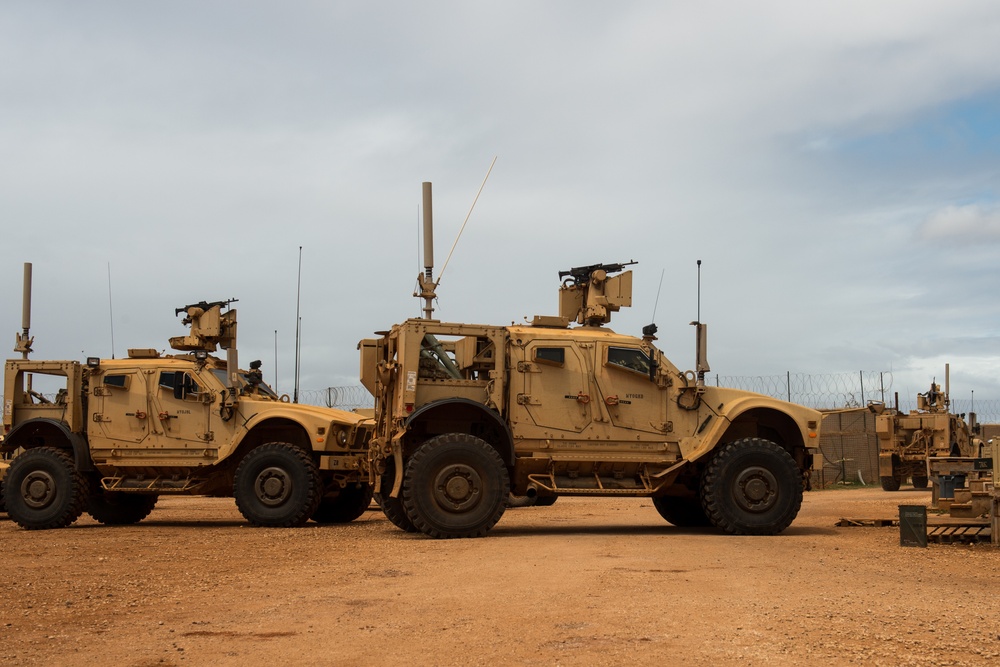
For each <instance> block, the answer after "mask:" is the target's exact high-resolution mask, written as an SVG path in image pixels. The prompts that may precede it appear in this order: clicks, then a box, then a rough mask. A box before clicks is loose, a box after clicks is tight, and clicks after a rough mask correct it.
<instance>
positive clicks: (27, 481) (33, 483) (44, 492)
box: [21, 470, 56, 509]
mask: <svg viewBox="0 0 1000 667" xmlns="http://www.w3.org/2000/svg"><path fill="white" fill-rule="evenodd" d="M55 497H56V482H55V480H54V479H53V478H52V475H50V474H49V473H47V472H45V471H44V470H36V471H34V472H32V473H30V474H29V475H27V476H26V477H25V478H24V481H23V482H21V498H23V499H24V504H25V505H27V506H28V507H30V508H32V509H42V508H43V507H48V506H49V505H50V504H51V503H52V501H53V500H54V499H55Z"/></svg>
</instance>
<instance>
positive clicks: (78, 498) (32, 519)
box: [2, 269, 372, 529]
mask: <svg viewBox="0 0 1000 667" xmlns="http://www.w3.org/2000/svg"><path fill="white" fill-rule="evenodd" d="M29 281H30V269H28V270H26V281H25V285H26V287H25V293H26V296H25V304H26V308H25V315H24V328H23V332H22V334H21V335H19V336H18V344H17V347H16V348H15V351H16V352H21V354H22V358H21V359H13V360H8V361H7V362H6V367H5V376H4V406H3V427H4V441H3V444H2V450H3V451H4V452H13V451H15V450H18V449H20V450H21V451H20V453H18V454H17V455H16V456H15V457H14V458H13V460H12V461H10V467H9V469H8V470H7V472H6V477H5V479H4V499H5V501H6V505H7V512H8V514H9V516H10V518H11V519H13V520H14V521H15V522H16V523H18V524H19V525H20V526H22V527H24V528H29V529H35V528H59V527H63V526H67V525H69V524H71V523H73V522H74V521H75V520H76V519H77V518H78V517H79V516H80V514H81V513H82V512H83V511H87V512H89V513H90V515H91V516H93V517H94V518H95V519H96V520H98V521H100V522H102V523H106V524H131V523H135V522H138V521H141V520H142V519H143V518H145V517H146V516H147V515H148V514H149V513H150V511H152V509H153V506H154V505H155V504H156V501H157V498H158V496H160V495H165V494H193V495H208V496H235V498H236V504H237V506H238V507H239V510H240V512H241V513H242V514H243V516H244V517H246V519H247V520H248V521H250V522H251V523H253V524H256V525H261V526H297V525H301V524H302V523H305V522H306V521H308V520H309V519H310V518H312V519H314V520H316V521H319V522H346V521H352V520H353V519H355V518H357V517H358V516H360V515H361V514H362V513H363V512H364V511H365V510H366V509H367V508H368V505H369V503H370V501H371V493H372V490H371V486H370V485H369V484H368V483H367V480H368V474H367V471H366V466H367V462H366V458H367V457H366V450H367V443H368V439H369V436H370V433H371V426H372V424H371V420H366V419H365V418H363V417H361V416H360V415H358V414H355V413H351V412H344V411H341V410H335V409H331V408H319V407H313V406H306V405H299V404H294V403H289V402H288V398H287V396H286V397H279V396H277V395H275V394H274V392H273V391H271V389H270V388H269V387H268V386H267V385H265V384H264V383H263V381H262V376H261V372H260V362H253V363H251V364H250V366H251V368H250V370H249V371H242V370H239V366H238V356H237V351H236V310H232V309H229V310H227V309H228V308H229V306H230V304H231V300H230V301H218V302H213V303H206V302H201V303H198V304H192V305H189V306H185V307H184V308H178V309H177V311H176V312H177V313H178V314H180V313H184V315H185V318H184V321H183V322H184V324H185V325H189V326H190V331H189V333H188V335H186V336H178V337H174V338H171V339H170V346H171V347H172V348H173V349H174V350H177V351H178V353H177V354H160V353H158V352H157V351H156V350H153V349H133V350H129V355H128V358H126V359H98V358H88V359H87V362H86V363H85V364H81V363H80V362H79V361H38V360H31V359H29V358H28V353H29V352H30V351H31V343H32V339H31V338H29V336H28V327H29V324H28V320H29V315H28V309H29V307H28V306H27V304H28V303H29V296H28V295H29V294H30V288H29V287H28V285H29ZM217 346H221V347H222V348H223V349H224V350H225V351H226V359H225V360H222V359H219V358H217V357H215V356H212V355H211V354H210V353H211V352H214V351H215V350H216V349H217ZM53 381H57V382H58V383H59V384H60V387H59V389H58V392H57V393H56V394H55V395H53V394H46V395H43V394H42V393H41V392H40V391H37V390H36V386H37V384H38V383H42V382H44V383H51V382H53ZM50 396H51V398H50Z"/></svg>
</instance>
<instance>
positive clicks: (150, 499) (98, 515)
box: [87, 491, 158, 526]
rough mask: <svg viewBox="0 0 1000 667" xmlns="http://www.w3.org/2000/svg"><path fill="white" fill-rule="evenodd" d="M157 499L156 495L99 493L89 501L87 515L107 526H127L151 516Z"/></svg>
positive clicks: (94, 494) (92, 495)
mask: <svg viewBox="0 0 1000 667" xmlns="http://www.w3.org/2000/svg"><path fill="white" fill-rule="evenodd" d="M157 499H158V496H155V495H147V494H139V493H123V492H120V491H97V492H96V493H92V494H91V495H90V498H88V499H87V514H89V515H90V516H92V517H93V518H94V520H95V521H99V522H101V523H103V524H104V525H106V526H127V525H131V524H133V523H139V522H140V521H142V520H143V519H145V518H146V517H147V516H149V513H150V512H152V511H153V508H154V507H155V506H156V501H157Z"/></svg>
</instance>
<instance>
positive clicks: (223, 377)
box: [212, 368, 278, 399]
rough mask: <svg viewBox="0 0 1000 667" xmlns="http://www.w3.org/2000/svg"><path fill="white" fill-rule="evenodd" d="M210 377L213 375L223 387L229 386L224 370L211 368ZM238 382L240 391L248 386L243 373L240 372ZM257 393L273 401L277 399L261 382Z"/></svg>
mask: <svg viewBox="0 0 1000 667" xmlns="http://www.w3.org/2000/svg"><path fill="white" fill-rule="evenodd" d="M212 375H214V376H215V377H217V378H219V382H221V383H222V386H223V387H228V386H229V379H228V377H227V376H226V369H225V368H213V369H212ZM240 381H241V385H240V388H241V389H246V387H247V386H248V385H249V384H250V383H249V381H248V378H247V374H246V373H244V372H242V371H241V372H240ZM257 391H258V392H259V393H260V394H261V395H262V396H267V397H268V398H274V399H277V398H278V395H277V394H276V393H274V390H273V389H271V388H270V387H268V386H267V385H266V384H264V383H263V382H261V383H260V384H259V385H257Z"/></svg>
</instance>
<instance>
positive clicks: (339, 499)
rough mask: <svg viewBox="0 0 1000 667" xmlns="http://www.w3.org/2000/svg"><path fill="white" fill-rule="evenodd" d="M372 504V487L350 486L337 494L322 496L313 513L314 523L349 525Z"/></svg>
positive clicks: (363, 485)
mask: <svg viewBox="0 0 1000 667" xmlns="http://www.w3.org/2000/svg"><path fill="white" fill-rule="evenodd" d="M371 504H372V487H371V486H370V485H368V484H351V485H348V486H345V487H344V488H342V489H341V490H340V491H339V492H338V493H335V494H333V495H327V496H323V498H322V499H321V500H320V501H319V507H317V508H316V511H315V512H313V515H312V520H313V521H315V522H316V523H350V522H351V521H354V520H355V519H357V518H358V517H359V516H361V515H362V514H364V513H365V512H366V511H367V510H368V507H369V506H370V505H371Z"/></svg>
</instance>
